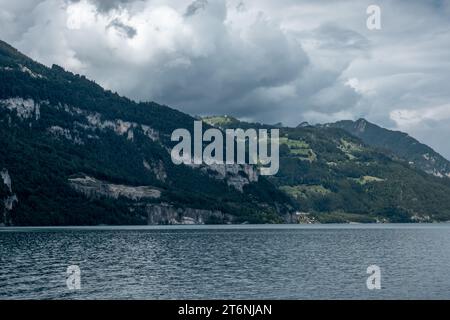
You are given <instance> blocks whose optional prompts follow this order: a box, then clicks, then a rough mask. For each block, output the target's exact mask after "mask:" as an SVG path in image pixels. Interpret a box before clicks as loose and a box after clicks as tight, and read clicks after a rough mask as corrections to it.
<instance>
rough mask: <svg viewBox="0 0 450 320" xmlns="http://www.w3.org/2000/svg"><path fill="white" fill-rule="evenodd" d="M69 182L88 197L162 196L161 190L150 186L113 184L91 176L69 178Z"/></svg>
mask: <svg viewBox="0 0 450 320" xmlns="http://www.w3.org/2000/svg"><path fill="white" fill-rule="evenodd" d="M69 183H70V185H71V186H72V188H74V189H75V190H77V191H79V192H81V193H83V194H85V195H86V196H88V197H95V196H105V197H109V198H113V199H118V198H119V197H125V198H128V199H131V200H141V199H145V198H147V199H148V198H150V199H156V198H159V197H160V196H161V191H159V190H157V189H154V188H152V187H149V186H138V187H134V186H126V185H121V184H113V183H108V182H105V181H101V180H97V179H95V178H92V177H89V176H85V177H83V178H72V179H69Z"/></svg>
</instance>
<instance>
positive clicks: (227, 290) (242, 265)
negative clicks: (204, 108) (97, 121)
mask: <svg viewBox="0 0 450 320" xmlns="http://www.w3.org/2000/svg"><path fill="white" fill-rule="evenodd" d="M372 264H376V265H378V266H380V267H381V276H382V278H381V285H382V289H381V290H368V289H367V287H366V279H367V277H368V275H367V274H366V269H367V267H368V266H369V265H372ZM69 265H78V266H79V267H80V269H81V290H76V291H70V290H68V289H67V286H66V278H67V275H66V269H67V267H68V266H69ZM449 265H450V225H447V224H439V225H370V226H367V225H357V226H355V225H354V226H350V225H331V226H330V225H328V226H267V225H266V226H198V227H197V226H189V227H187V226H179V227H175V226H174V227H102V228H2V229H0V298H3V299H5V298H7V299H10V298H13V299H25V298H32V299H60V298H62V299H86V298H88V299H108V298H113V299H220V298H222V299H227V298H235V299H260V298H265V299H271V298H273V299H310V298H319V299H323V298H332V299H341V298H368V299H385V298H403V299H409V298H438V299H439V298H446V299H449V298H450V273H449V272H448V268H449V267H448V266H449Z"/></svg>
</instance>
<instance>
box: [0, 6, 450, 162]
mask: <svg viewBox="0 0 450 320" xmlns="http://www.w3.org/2000/svg"><path fill="white" fill-rule="evenodd" d="M371 4H376V5H378V6H379V7H380V8H381V30H369V29H368V28H367V25H366V20H367V18H368V14H367V13H366V10H367V7H368V6H369V5H371ZM0 38H1V39H2V40H4V41H7V42H9V43H10V44H11V45H13V46H15V47H16V48H18V49H19V50H21V51H22V52H24V53H25V54H27V55H29V56H31V57H32V58H34V59H36V60H38V61H39V62H42V63H44V64H46V65H49V66H50V65H52V64H53V63H56V64H59V65H61V66H63V67H65V68H66V69H68V70H71V71H73V72H75V73H82V74H85V75H87V76H88V77H89V78H91V79H94V80H95V81H97V82H98V83H100V84H101V85H103V86H104V87H106V88H108V89H111V90H113V91H117V92H119V93H120V94H122V95H126V96H128V97H130V98H133V99H135V100H153V101H156V102H159V103H164V104H167V105H170V106H173V107H175V108H178V109H180V110H182V111H185V112H188V113H190V114H194V115H211V114H229V115H234V116H236V117H239V118H241V119H247V120H257V121H263V122H267V123H275V122H279V121H281V122H283V123H284V124H287V125H296V124H298V123H300V122H302V121H309V122H310V123H317V122H320V123H323V122H331V121H335V120H340V119H358V118H360V117H365V118H367V119H368V120H370V121H373V122H375V123H377V124H380V125H382V126H385V127H388V128H392V129H399V130H402V131H405V132H408V133H409V134H411V135H412V136H414V137H416V138H418V139H419V140H420V141H423V142H425V143H427V144H429V145H431V146H432V147H434V148H435V149H436V150H437V151H439V152H441V153H442V154H443V155H444V156H446V157H447V158H450V144H449V143H448V138H449V137H450V0H396V1H389V0H370V1H366V0H352V1H349V0H341V1H335V0H309V1H306V0H277V1H275V0H114V1H101V0H78V1H76V0H18V1H10V0H0Z"/></svg>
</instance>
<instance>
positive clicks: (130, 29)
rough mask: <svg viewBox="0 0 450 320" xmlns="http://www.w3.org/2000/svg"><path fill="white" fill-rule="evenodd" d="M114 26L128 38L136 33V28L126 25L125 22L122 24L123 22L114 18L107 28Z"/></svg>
mask: <svg viewBox="0 0 450 320" xmlns="http://www.w3.org/2000/svg"><path fill="white" fill-rule="evenodd" d="M110 27H113V28H116V30H118V31H119V32H122V33H123V34H124V35H126V36H127V37H128V38H133V37H134V36H135V35H136V33H137V32H136V29H135V28H133V27H130V26H127V25H126V24H124V23H123V22H120V21H119V20H117V19H114V20H113V21H111V22H110V23H109V24H108V26H107V28H110Z"/></svg>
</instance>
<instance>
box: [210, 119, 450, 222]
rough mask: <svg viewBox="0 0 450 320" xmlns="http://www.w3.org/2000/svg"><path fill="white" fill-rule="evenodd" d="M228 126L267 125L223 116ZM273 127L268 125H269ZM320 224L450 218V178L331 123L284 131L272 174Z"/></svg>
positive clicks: (306, 215) (304, 212) (218, 123)
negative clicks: (386, 150) (278, 164)
mask: <svg viewBox="0 0 450 320" xmlns="http://www.w3.org/2000/svg"><path fill="white" fill-rule="evenodd" d="M205 121H207V122H209V123H210V124H211V125H216V126H218V127H220V128H222V129H227V128H236V127H240V128H243V129H246V128H253V127H259V126H262V125H260V124H254V123H247V122H240V123H237V122H236V121H232V122H226V121H223V119H220V117H218V116H216V117H213V118H207V119H205ZM264 127H267V126H264ZM270 181H271V182H272V183H273V184H275V185H276V186H277V187H278V188H279V189H280V190H282V191H284V192H285V193H286V194H288V195H289V196H290V197H291V198H292V199H293V201H295V202H296V203H297V205H298V206H299V208H300V209H299V211H300V212H298V213H297V215H298V218H299V219H300V220H303V221H309V222H311V221H320V222H350V221H353V222H412V221H417V222H426V221H446V220H449V219H450V180H449V179H442V178H438V177H435V176H433V175H429V174H427V173H425V172H423V171H422V170H419V169H417V168H414V167H411V166H410V165H409V164H408V163H406V162H405V161H402V160H401V159H398V157H396V156H393V155H392V154H391V153H386V152H385V151H384V150H380V149H379V148H375V147H372V146H370V145H369V144H367V143H364V142H363V141H362V140H361V139H360V138H358V137H356V136H354V135H352V134H350V133H349V132H347V131H346V130H343V129H341V128H336V127H333V126H331V125H325V126H323V125H321V126H306V125H305V126H298V127H296V128H288V127H284V128H281V129H280V170H279V172H278V174H277V175H275V176H274V177H271V178H270Z"/></svg>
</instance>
